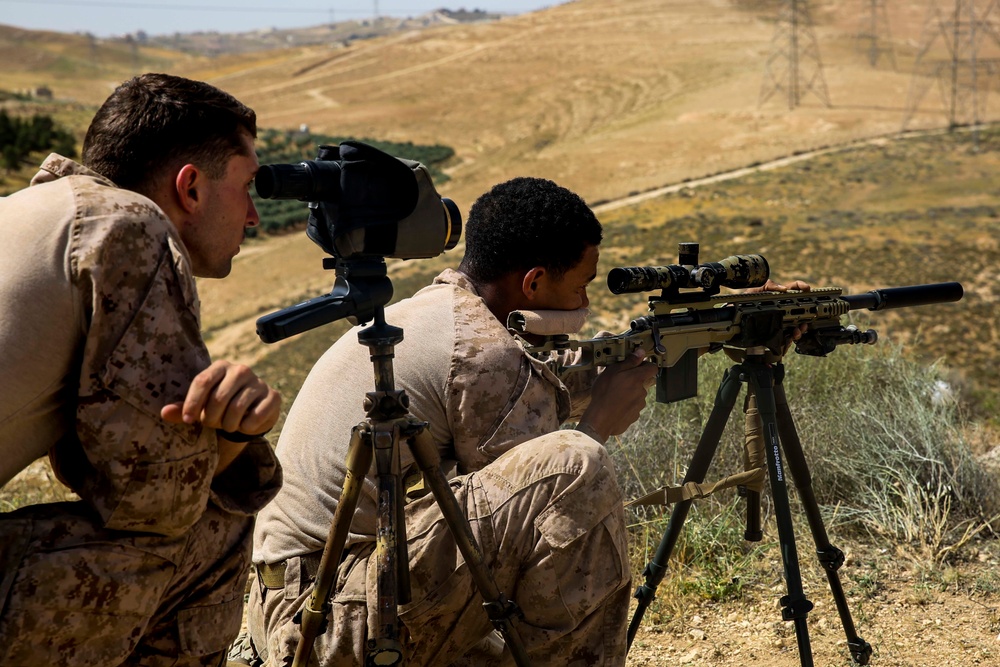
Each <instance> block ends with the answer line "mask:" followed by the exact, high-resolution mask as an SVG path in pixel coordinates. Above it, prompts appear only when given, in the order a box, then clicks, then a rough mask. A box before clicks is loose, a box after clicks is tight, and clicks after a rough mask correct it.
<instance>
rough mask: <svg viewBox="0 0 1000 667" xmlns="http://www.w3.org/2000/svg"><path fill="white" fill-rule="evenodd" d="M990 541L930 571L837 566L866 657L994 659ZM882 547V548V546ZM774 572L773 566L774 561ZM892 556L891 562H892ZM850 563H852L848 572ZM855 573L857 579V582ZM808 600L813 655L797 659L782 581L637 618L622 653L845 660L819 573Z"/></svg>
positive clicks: (689, 658)
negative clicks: (661, 617) (671, 613)
mask: <svg viewBox="0 0 1000 667" xmlns="http://www.w3.org/2000/svg"><path fill="white" fill-rule="evenodd" d="M998 555H1000V550H998V549H997V546H996V545H991V546H988V547H987V548H984V549H982V550H980V551H978V552H976V553H974V555H972V557H971V559H970V560H969V561H967V562H965V563H962V564H960V565H958V566H956V567H942V568H940V569H939V570H938V571H937V572H936V573H931V574H932V576H931V577H930V579H931V580H933V581H934V583H928V578H927V574H928V573H923V574H922V575H921V574H918V573H917V572H915V571H914V570H913V569H911V568H909V567H907V566H906V565H905V564H904V563H903V562H902V561H900V560H887V561H886V562H885V564H886V565H887V569H883V568H882V567H881V566H880V567H878V568H877V570H879V571H881V573H880V575H879V576H877V577H876V578H874V579H873V578H872V577H873V572H875V571H876V569H873V568H872V564H871V563H860V562H856V563H852V562H851V560H850V559H849V560H848V562H847V564H846V565H845V567H844V568H842V569H841V571H840V574H841V581H842V582H843V583H844V588H845V591H846V592H847V594H848V601H849V603H850V606H851V613H852V617H853V621H854V624H855V626H856V628H857V633H858V635H860V636H861V637H862V638H863V639H865V640H866V641H867V642H868V643H869V644H871V646H872V649H873V655H872V658H871V660H870V662H869V664H870V665H876V666H881V667H931V666H938V665H1000V595H998V589H997V587H996V584H997V582H998V579H997V572H998V569H997V565H998ZM880 556H884V554H883V555H880ZM774 565H775V572H776V573H777V574H776V577H777V576H779V575H780V568H779V567H778V563H777V562H775V563H774ZM893 565H896V566H898V567H895V568H893ZM852 571H853V572H852ZM859 582H860V583H859ZM803 584H804V586H805V589H806V595H807V597H808V598H809V599H810V600H811V601H812V602H813V603H814V605H815V608H814V609H813V611H811V612H810V613H809V615H808V627H809V641H810V643H811V649H812V651H811V652H812V662H803V661H802V660H801V657H800V652H799V648H798V645H797V642H796V637H795V628H794V624H793V623H791V622H787V621H783V620H782V619H781V610H780V606H779V603H778V600H779V598H780V597H781V596H782V595H783V594H784V592H785V587H784V582H783V581H781V580H779V579H777V578H776V579H775V581H774V584H773V585H772V586H771V587H770V588H771V590H769V591H765V590H761V591H755V592H754V593H753V594H752V595H751V596H750V598H749V599H745V600H741V601H738V602H729V603H723V604H713V603H704V604H697V603H693V604H692V605H691V606H690V607H689V610H688V613H685V614H684V617H683V618H678V619H673V620H671V621H669V622H667V623H665V624H661V625H657V624H655V623H650V622H648V620H647V618H644V619H643V621H644V622H643V624H642V626H640V629H639V631H638V633H637V634H636V637H635V640H634V642H633V645H632V649H631V651H630V652H629V658H628V663H627V664H628V665H629V666H630V667H640V666H641V667H647V666H648V667H652V666H654V665H690V666H691V667H702V666H704V667H707V666H710V665H711V666H713V667H716V666H720V665H726V666H731V667H757V666H759V667H764V666H766V667H794V666H799V665H810V664H813V665H817V666H820V667H834V666H845V667H846V666H847V665H853V664H855V663H854V662H852V660H851V658H850V655H849V652H848V649H847V641H846V637H845V633H844V629H843V625H842V624H841V621H840V618H839V616H838V614H837V609H836V606H835V605H834V602H833V598H832V596H831V595H830V591H829V588H828V587H827V585H826V582H825V579H823V580H812V581H810V582H807V581H806V577H805V575H803Z"/></svg>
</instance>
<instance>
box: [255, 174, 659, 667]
mask: <svg viewBox="0 0 1000 667" xmlns="http://www.w3.org/2000/svg"><path fill="white" fill-rule="evenodd" d="M468 218H469V219H468V221H467V224H466V255H465V257H464V259H463V261H462V264H461V266H460V267H459V270H458V271H454V270H447V271H445V272H444V273H442V274H441V275H439V276H438V277H437V278H436V279H435V281H434V284H433V285H431V286H429V287H427V288H425V289H423V290H421V291H420V292H418V293H417V294H416V295H414V296H413V297H412V298H410V299H406V300H403V301H401V302H400V303H398V304H396V305H393V306H390V307H389V308H387V309H386V321H387V322H388V323H390V324H392V325H394V326H398V327H401V328H402V329H403V331H404V339H403V341H402V342H401V343H400V344H399V345H397V346H396V357H395V360H394V370H395V382H396V386H397V388H402V389H405V390H406V392H407V394H408V396H409V399H410V404H409V408H410V411H411V412H412V413H413V414H414V415H415V416H416V417H418V418H419V419H421V420H426V421H428V422H429V423H430V427H429V428H430V433H431V435H432V437H433V439H434V441H435V442H436V444H437V446H438V449H439V452H440V454H441V457H442V459H444V460H446V461H448V462H450V463H451V467H453V469H454V470H455V472H456V473H457V474H458V476H457V477H455V478H454V479H453V480H452V490H453V491H454V493H455V495H456V497H457V499H458V501H459V503H460V505H461V506H462V507H463V508H464V509H465V511H466V514H467V516H468V518H469V520H470V523H471V525H472V529H473V532H474V534H475V536H476V539H477V542H478V544H479V545H480V546H481V548H482V550H483V552H484V556H485V560H486V564H487V565H488V566H489V568H490V570H491V572H492V574H493V576H494V578H495V579H496V582H497V585H498V586H499V588H500V590H501V591H503V592H504V593H506V594H507V595H508V596H509V597H511V598H512V599H513V600H515V601H516V602H517V603H518V604H519V605H520V607H521V609H522V610H523V612H524V619H523V621H521V622H519V623H518V628H519V632H520V634H521V637H522V638H523V640H524V642H525V645H526V648H527V650H528V651H529V654H530V655H531V656H532V657H533V659H534V660H535V662H536V664H539V665H621V664H624V661H625V652H626V642H625V634H626V618H625V616H626V613H627V608H628V600H629V590H628V583H629V581H630V574H629V568H628V555H627V553H626V536H625V526H624V515H623V509H622V497H621V493H620V490H619V488H618V485H617V482H616V480H615V472H614V468H613V465H612V462H611V461H610V459H609V457H608V454H607V451H606V450H605V448H604V446H603V443H604V441H605V440H606V439H607V438H608V437H609V436H610V435H612V434H618V433H621V432H622V431H623V430H624V429H625V428H626V427H627V426H628V425H629V424H631V423H632V422H633V421H634V420H635V419H636V418H637V417H638V415H639V412H640V410H641V409H642V407H643V406H644V405H645V398H646V387H647V386H648V384H649V383H650V382H651V381H652V380H653V378H654V376H655V372H656V368H655V366H652V365H650V364H644V363H642V357H641V351H640V352H639V353H638V354H637V355H636V356H635V357H634V358H632V359H630V360H628V361H625V362H622V363H621V364H619V365H617V366H613V367H609V368H608V369H607V370H606V371H605V372H603V373H601V375H600V376H599V377H598V379H597V380H596V382H595V381H594V377H593V376H591V377H586V378H583V382H582V383H581V386H579V387H573V388H572V389H573V390H572V391H571V390H570V389H568V388H567V386H566V385H565V384H564V383H563V382H561V381H560V379H559V378H557V377H556V376H555V375H554V374H553V373H552V372H551V370H550V369H549V367H548V366H546V365H545V364H543V363H541V362H539V361H538V360H536V359H534V358H533V357H530V356H529V355H527V354H525V352H524V350H523V348H522V347H521V346H520V345H519V344H518V343H517V342H516V341H515V339H514V338H513V337H512V336H511V335H510V334H509V333H508V331H507V329H506V326H505V323H506V319H507V314H508V313H509V312H511V311H512V310H518V309H527V310H566V311H570V310H574V309H582V308H586V307H587V305H588V299H587V285H588V284H589V283H590V282H591V281H592V280H593V279H594V278H595V277H596V274H597V261H598V245H599V244H600V241H601V236H602V231H601V225H600V223H599V222H598V221H597V219H596V217H595V216H594V214H593V213H592V212H591V211H590V209H589V208H588V207H587V206H586V204H585V203H584V202H583V200H582V199H580V198H579V197H578V196H576V195H575V194H573V193H571V192H569V191H568V190H566V189H564V188H561V187H559V186H557V185H556V184H554V183H552V182H550V181H545V180H542V179H533V178H519V179H514V180H513V181H510V182H507V183H504V184H501V185H498V186H496V187H495V188H493V189H492V190H491V191H490V192H488V193H487V194H485V195H484V196H483V197H481V198H480V199H479V200H478V201H477V202H476V204H475V205H474V206H473V207H472V209H471V211H470V213H469V216H468ZM356 333H357V332H356V331H352V332H350V333H348V334H346V335H345V336H343V337H342V338H341V339H340V340H338V341H337V342H336V343H335V344H334V345H333V346H332V347H331V348H330V349H329V350H328V351H327V353H326V354H325V355H324V356H323V357H322V358H321V359H320V360H319V361H318V363H317V364H316V366H315V367H314V368H313V369H312V371H311V372H310V374H309V377H308V378H307V380H306V382H305V384H304V385H303V387H302V389H301V391H300V393H299V394H298V396H297V398H296V400H295V402H294V404H293V405H292V408H291V411H290V413H289V415H288V419H287V421H286V423H285V426H284V428H283V431H282V434H281V437H280V439H279V442H278V447H277V453H278V456H279V458H280V459H281V461H282V465H283V467H284V470H285V484H284V486H283V488H282V491H281V492H280V493H279V494H278V496H277V498H276V499H275V500H274V502H272V503H271V504H270V505H268V506H267V507H266V508H264V510H263V511H262V512H261V514H260V515H259V517H258V522H257V527H256V529H255V537H254V562H255V564H256V570H257V577H256V580H255V581H254V582H253V583H252V585H251V594H250V602H249V608H248V612H247V617H248V627H249V630H250V637H251V639H252V641H253V646H254V648H255V649H256V651H257V653H258V654H259V658H260V659H262V660H263V661H264V662H265V663H266V664H268V665H274V666H278V665H286V664H290V662H291V656H292V655H293V654H294V652H295V647H296V645H297V643H298V640H299V626H298V625H297V624H296V623H295V622H294V620H293V617H294V615H295V614H296V613H297V612H298V611H299V610H300V609H301V608H302V606H303V605H304V603H305V602H306V601H307V599H308V596H309V594H310V587H311V585H312V583H313V575H315V572H316V568H317V565H318V562H319V558H320V552H321V550H322V549H323V546H324V543H325V541H326V537H327V533H328V531H329V528H330V525H331V523H332V520H333V514H334V510H335V509H336V506H337V502H338V500H339V498H340V494H341V488H342V485H343V481H344V472H345V460H346V457H347V451H348V445H349V437H350V433H351V428H352V426H354V425H355V424H358V423H359V422H361V421H362V420H363V419H364V416H365V415H364V411H363V406H362V404H363V398H364V392H365V391H369V390H371V388H372V385H373V373H372V364H371V361H370V360H369V357H368V354H367V351H366V348H364V347H363V346H361V345H360V344H359V342H358V340H357V336H356ZM591 384H592V386H591ZM567 420H573V421H577V422H578V423H577V426H576V429H575V430H558V429H559V427H560V425H561V424H562V423H563V422H566V421H567ZM401 454H402V466H403V468H404V469H407V468H409V467H410V466H411V464H412V462H413V460H412V458H411V456H410V454H409V451H408V448H407V447H405V446H404V447H402V448H401ZM375 496H376V487H375V483H374V477H373V476H369V478H368V480H367V482H366V484H365V488H364V490H363V491H362V495H361V498H360V500H359V504H358V508H357V510H356V512H355V515H354V519H353V522H352V524H351V534H350V536H349V538H348V542H347V545H348V549H347V551H346V554H345V556H344V558H343V560H342V562H341V564H340V567H339V570H338V580H337V586H336V591H335V595H334V598H333V610H332V623H330V624H328V629H327V631H326V632H325V633H323V634H321V635H320V636H319V638H318V639H317V641H316V645H315V652H314V654H313V655H314V656H316V657H318V659H319V664H321V665H324V666H333V665H349V664H356V665H360V664H363V658H364V650H365V641H366V639H367V637H368V636H369V634H371V633H372V632H373V630H374V622H375V621H374V609H375V603H374V598H373V596H374V592H375V589H374V581H375V559H374V558H371V554H372V551H373V543H374V540H375V513H376V502H375ZM405 513H406V535H407V541H408V553H409V559H410V561H409V569H410V576H411V587H412V602H411V603H410V604H408V605H405V606H402V607H401V608H400V619H401V620H402V623H403V625H404V628H405V631H406V635H407V641H406V647H405V650H406V653H407V655H406V664H407V665H435V666H443V665H448V664H477V665H479V664H484V665H485V664H493V663H494V662H495V661H503V659H504V657H505V656H504V655H503V651H504V649H503V646H502V644H500V645H499V646H498V644H497V642H496V641H495V639H496V638H495V636H492V626H491V624H490V622H489V620H488V618H487V616H486V613H485V611H484V610H483V609H482V606H481V605H482V599H481V597H480V596H479V594H478V592H477V590H476V588H475V586H474V584H473V581H472V580H471V577H470V575H469V571H468V569H467V568H466V567H465V566H464V564H463V561H462V557H461V555H460V553H459V551H458V548H457V546H456V544H455V542H454V540H453V539H452V537H451V534H450V533H449V530H448V528H447V526H446V524H445V523H444V520H443V518H442V515H441V512H440V510H439V508H438V507H437V504H436V503H435V501H434V498H433V496H431V495H426V496H424V497H422V498H419V499H417V500H414V501H412V502H410V503H408V504H407V506H406V510H405ZM506 659H507V660H508V661H509V659H510V657H509V653H508V654H507V655H506Z"/></svg>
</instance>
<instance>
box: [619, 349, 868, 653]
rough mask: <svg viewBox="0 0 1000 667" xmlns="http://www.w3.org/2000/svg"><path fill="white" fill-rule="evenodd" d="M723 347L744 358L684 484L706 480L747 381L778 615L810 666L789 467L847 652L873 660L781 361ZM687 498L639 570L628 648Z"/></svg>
mask: <svg viewBox="0 0 1000 667" xmlns="http://www.w3.org/2000/svg"><path fill="white" fill-rule="evenodd" d="M727 352H730V353H732V355H733V356H734V358H737V359H741V360H742V361H741V363H737V364H736V365H734V366H732V367H731V368H730V369H729V370H727V371H726V373H725V375H724V376H723V378H722V382H721V384H720V385H719V390H718V393H717V394H716V397H715V405H714V406H713V408H712V413H711V415H709V418H708V421H707V423H706V424H705V428H704V431H703V432H702V436H701V439H700V440H699V441H698V446H697V448H696V449H695V452H694V456H693V457H692V459H691V464H690V466H689V467H688V472H687V475H686V476H685V477H684V483H685V484H686V483H688V482H695V483H698V484H700V483H701V482H703V481H704V479H705V475H706V473H707V472H708V467H709V465H710V464H711V462H712V457H713V456H715V452H716V449H717V448H718V445H719V440H720V438H721V437H722V432H723V430H724V429H725V426H726V423H727V422H728V420H729V417H730V415H731V413H732V411H733V406H734V405H735V404H736V399H737V397H738V396H739V394H740V391H741V387H742V384H743V383H746V384H747V391H748V398H749V399H751V400H755V401H756V405H757V409H758V410H759V412H760V420H761V427H762V431H761V433H762V434H763V439H764V454H765V457H766V459H767V469H768V476H769V478H770V480H771V496H772V499H773V501H774V514H775V519H776V521H777V525H778V542H779V544H780V547H781V557H782V562H783V564H784V574H785V583H786V590H787V594H786V595H784V596H783V597H782V598H781V600H780V602H781V617H782V618H783V619H784V620H786V621H792V622H794V623H795V637H796V640H797V642H798V648H799V658H800V661H801V663H802V667H812V665H813V660H812V649H811V647H810V644H809V628H808V626H807V625H806V617H807V615H808V613H809V611H810V610H812V608H813V604H812V602H810V601H809V599H808V598H806V595H805V592H804V591H803V589H802V576H801V573H800V571H799V560H798V554H797V552H796V548H795V535H794V531H793V528H792V516H791V510H790V507H789V501H788V488H787V485H786V481H785V479H786V472H787V473H791V476H792V478H793V479H794V482H795V487H796V489H797V490H798V493H799V497H800V498H801V500H802V505H803V507H805V511H806V518H807V519H808V521H809V527H810V529H811V530H812V535H813V541H814V542H815V544H816V552H817V556H818V557H819V561H820V563H821V564H822V565H823V568H824V570H825V571H826V578H827V580H828V582H829V584H830V590H831V592H832V593H833V599H834V601H835V602H836V605H837V612H838V614H839V615H840V621H841V623H842V624H843V626H844V631H845V633H846V634H847V646H848V648H849V650H850V652H851V657H852V658H853V659H854V661H855V662H856V663H857V664H859V665H867V664H868V661H869V659H870V658H871V654H872V648H871V645H870V644H868V642H866V641H865V640H864V639H862V638H861V637H859V636H858V634H857V632H856V630H855V627H854V621H853V620H852V619H851V612H850V609H849V608H848V604H847V598H846V596H845V595H844V588H843V585H842V584H841V582H840V576H839V575H838V574H837V570H839V569H840V566H841V565H843V563H844V553H843V552H842V551H841V550H840V549H838V548H836V547H834V546H833V545H832V544H830V538H829V537H828V536H827V534H826V528H825V527H824V526H823V520H822V518H821V516H820V512H819V505H818V504H817V502H816V497H815V495H814V494H813V490H812V482H811V479H810V475H809V467H808V466H807V465H806V459H805V455H804V453H803V451H802V444H801V442H800V441H799V436H798V434H797V433H796V431H795V424H794V423H793V422H792V415H791V412H790V411H789V409H788V400H787V398H786V397H785V390H784V387H783V386H782V380H783V379H784V366H783V365H782V364H781V363H780V361H781V359H780V357H777V356H775V355H774V354H773V353H771V352H768V351H767V350H766V349H765V348H748V349H747V350H738V349H736V350H734V349H728V348H727ZM748 402H749V401H748ZM779 443H780V447H779ZM782 452H783V453H784V457H785V458H784V460H783V459H782ZM747 496H748V505H747V531H746V535H745V537H746V539H747V540H748V541H759V540H760V539H761V536H762V533H761V529H760V494H759V493H758V492H755V491H749V492H748V493H747ZM691 502H692V501H691V500H683V501H681V502H679V503H677V504H676V505H675V506H674V509H673V512H672V513H671V515H670V521H669V523H668V524H667V529H666V532H665V533H664V535H663V539H662V540H661V541H660V544H659V546H658V547H657V549H656V553H655V554H654V556H653V559H652V561H650V562H649V563H648V564H647V565H646V568H645V570H643V576H644V577H645V583H644V584H643V585H641V586H639V588H638V589H637V590H636V592H635V598H636V599H637V600H638V607H637V608H636V611H635V614H634V615H633V617H632V622H631V623H630V624H629V628H628V644H629V646H630V647H631V645H632V640H633V639H634V638H635V634H636V632H637V631H638V629H639V623H640V621H641V620H642V615H643V613H644V612H645V611H646V608H647V607H648V606H649V604H650V603H651V602H652V600H653V597H654V596H655V593H656V588H657V586H659V584H660V582H661V581H662V580H663V577H664V575H665V573H666V569H667V565H666V564H667V561H668V560H669V559H670V554H671V553H672V552H673V549H674V546H675V545H676V543H677V538H678V537H679V536H680V532H681V528H682V527H683V525H684V520H685V519H686V517H687V514H688V510H689V508H690V506H691Z"/></svg>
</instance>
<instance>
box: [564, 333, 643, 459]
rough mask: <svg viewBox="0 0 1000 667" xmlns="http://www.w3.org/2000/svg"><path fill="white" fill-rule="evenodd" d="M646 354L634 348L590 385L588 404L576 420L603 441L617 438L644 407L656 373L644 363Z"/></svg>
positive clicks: (640, 349)
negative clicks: (591, 388)
mask: <svg viewBox="0 0 1000 667" xmlns="http://www.w3.org/2000/svg"><path fill="white" fill-rule="evenodd" d="M645 356H646V352H645V351H644V350H643V349H642V348H636V350H635V351H634V352H632V354H631V355H629V357H628V358H626V359H625V360H624V361H621V362H619V363H617V364H612V365H611V366H608V367H607V368H605V369H604V371H603V372H602V373H601V374H600V375H599V376H598V377H597V380H596V381H595V382H594V388H593V391H592V393H591V398H590V405H589V406H588V407H587V410H586V411H585V412H584V413H583V416H582V417H581V418H580V423H581V424H586V425H588V426H589V427H590V428H592V429H593V430H594V431H596V432H597V433H598V434H599V435H601V436H602V437H603V438H604V439H605V440H606V439H607V438H608V437H610V436H612V435H619V434H621V433H623V432H624V431H625V429H627V428H628V427H629V426H631V425H632V423H633V422H635V420H636V419H638V418H639V414H640V413H641V412H642V409H643V408H644V407H646V396H647V393H648V390H649V387H651V386H652V385H653V383H654V382H655V381H656V373H657V371H658V370H659V369H658V368H657V367H656V365H655V364H652V363H649V362H644V361H643V359H644V358H645Z"/></svg>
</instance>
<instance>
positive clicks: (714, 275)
mask: <svg viewBox="0 0 1000 667" xmlns="http://www.w3.org/2000/svg"><path fill="white" fill-rule="evenodd" d="M692 246H693V247H692ZM679 259H680V262H681V263H680V264H668V265H666V266H624V267H618V268H614V269H611V271H610V272H609V273H608V289H610V290H611V291H612V293H614V294H625V293H632V292H649V291H651V290H658V289H659V290H678V289H686V288H692V287H694V288H701V289H704V290H718V288H720V287H731V288H736V289H739V288H744V287H760V286H761V285H763V284H764V283H766V282H767V279H768V277H769V276H770V268H769V267H768V265H767V260H766V259H764V257H763V256H762V255H732V256H730V257H726V258H725V259H724V260H722V261H721V262H706V263H704V264H699V263H698V244H697V243H681V244H680V253H679Z"/></svg>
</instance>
